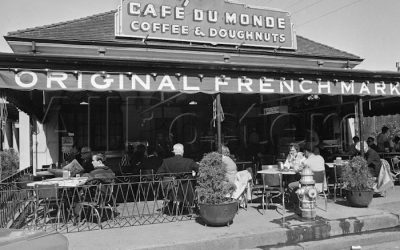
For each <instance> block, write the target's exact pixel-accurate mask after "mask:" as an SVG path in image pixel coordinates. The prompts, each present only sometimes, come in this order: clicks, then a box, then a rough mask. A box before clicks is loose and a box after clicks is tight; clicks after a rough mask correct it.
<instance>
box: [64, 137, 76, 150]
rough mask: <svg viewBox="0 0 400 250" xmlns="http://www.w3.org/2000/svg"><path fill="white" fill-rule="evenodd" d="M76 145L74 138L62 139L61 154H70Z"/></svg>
mask: <svg viewBox="0 0 400 250" xmlns="http://www.w3.org/2000/svg"><path fill="white" fill-rule="evenodd" d="M73 145H74V137H72V136H63V137H61V152H63V153H69V152H70V151H71V149H72V146H73Z"/></svg>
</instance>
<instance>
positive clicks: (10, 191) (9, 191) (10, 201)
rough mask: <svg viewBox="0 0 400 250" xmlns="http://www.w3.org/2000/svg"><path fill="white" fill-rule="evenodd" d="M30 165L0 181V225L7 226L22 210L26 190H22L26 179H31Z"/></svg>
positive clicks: (26, 193)
mask: <svg viewBox="0 0 400 250" xmlns="http://www.w3.org/2000/svg"><path fill="white" fill-rule="evenodd" d="M31 173H32V166H31V167H28V168H26V169H24V170H21V171H19V172H17V173H15V174H13V175H11V176H9V177H7V178H5V179H3V180H2V181H1V182H0V227H1V228H4V227H9V226H10V225H11V223H12V222H13V221H14V220H15V218H16V217H18V215H19V214H20V213H21V212H22V211H23V210H24V207H25V203H24V201H25V200H27V195H28V192H27V191H26V190H24V189H23V188H24V187H25V186H24V184H26V182H25V181H24V180H23V179H26V180H32V178H31V177H30V174H31Z"/></svg>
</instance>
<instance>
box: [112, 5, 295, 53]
mask: <svg viewBox="0 0 400 250" xmlns="http://www.w3.org/2000/svg"><path fill="white" fill-rule="evenodd" d="M115 36H116V37H132V38H139V39H143V41H146V40H148V39H154V40H167V41H185V42H195V43H207V44H211V45H219V44H224V45H233V46H236V47H237V48H239V47H242V46H250V47H261V48H275V49H276V48H279V49H291V50H296V49H297V40H296V34H295V32H294V27H293V24H292V21H291V17H290V14H289V13H288V12H286V11H281V10H275V9H270V8H265V7H259V6H250V5H245V4H243V3H240V2H238V1H233V0H218V1H209V0H164V1H161V2H160V1H156V0H121V5H120V6H119V7H118V11H117V13H116V14H115Z"/></svg>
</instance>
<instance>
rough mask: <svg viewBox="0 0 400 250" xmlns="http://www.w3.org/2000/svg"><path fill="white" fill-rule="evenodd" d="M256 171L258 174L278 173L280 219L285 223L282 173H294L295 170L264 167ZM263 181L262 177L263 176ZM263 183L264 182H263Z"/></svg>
mask: <svg viewBox="0 0 400 250" xmlns="http://www.w3.org/2000/svg"><path fill="white" fill-rule="evenodd" d="M257 173H259V174H262V175H263V174H273V175H278V176H279V189H280V190H281V195H282V210H283V213H282V219H283V223H285V215H286V208H285V190H284V187H283V177H282V176H283V175H295V174H296V172H295V171H293V170H275V169H265V170H260V171H258V172H257ZM263 181H264V178H263ZM263 185H265V183H263Z"/></svg>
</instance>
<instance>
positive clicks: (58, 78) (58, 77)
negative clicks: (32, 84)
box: [47, 72, 68, 89]
mask: <svg viewBox="0 0 400 250" xmlns="http://www.w3.org/2000/svg"><path fill="white" fill-rule="evenodd" d="M67 78H68V75H67V74H66V73H63V72H51V73H48V74H47V88H48V89H51V83H52V82H56V83H58V85H60V87H61V88H62V89H66V88H67V87H66V86H65V84H64V82H63V81H65V80H67Z"/></svg>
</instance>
